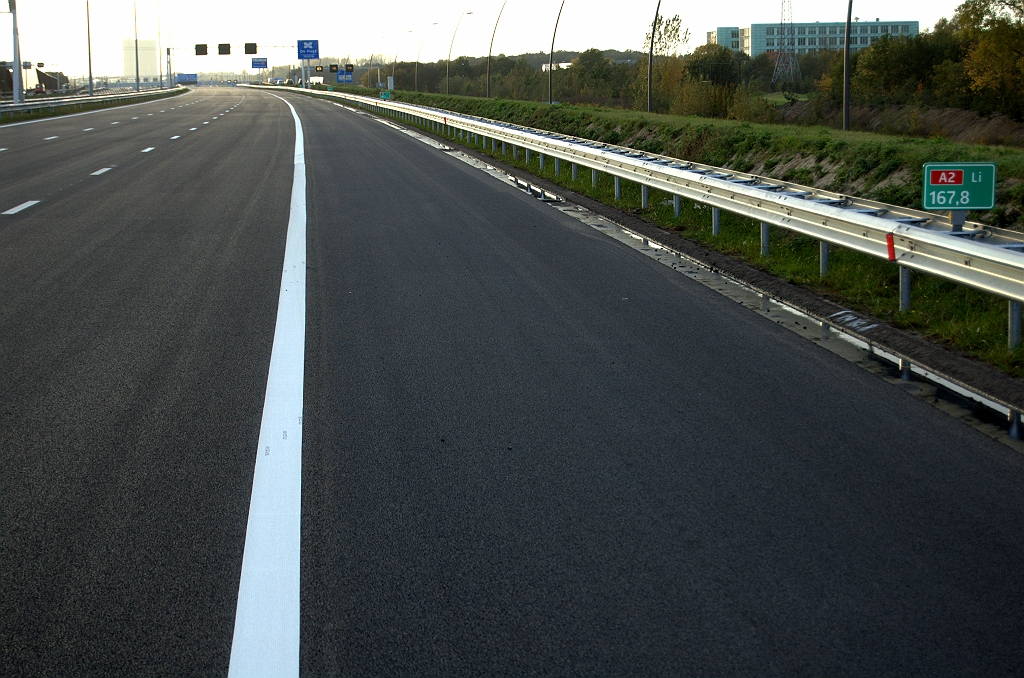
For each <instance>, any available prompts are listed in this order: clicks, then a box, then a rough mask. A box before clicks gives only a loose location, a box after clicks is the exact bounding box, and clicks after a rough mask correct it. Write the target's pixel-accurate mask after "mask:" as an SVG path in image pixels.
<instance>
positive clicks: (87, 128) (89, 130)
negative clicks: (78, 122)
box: [82, 127, 96, 132]
mask: <svg viewBox="0 0 1024 678" xmlns="http://www.w3.org/2000/svg"><path fill="white" fill-rule="evenodd" d="M94 129H96V128H95V127H86V128H85V129H83V130H82V131H83V132H91V131H93V130H94Z"/></svg>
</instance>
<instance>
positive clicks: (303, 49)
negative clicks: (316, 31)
mask: <svg viewBox="0 0 1024 678" xmlns="http://www.w3.org/2000/svg"><path fill="white" fill-rule="evenodd" d="M299 58H300V59H319V58H320V41H319V40H299Z"/></svg>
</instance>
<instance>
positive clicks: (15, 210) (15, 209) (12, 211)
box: [0, 200, 39, 214]
mask: <svg viewBox="0 0 1024 678" xmlns="http://www.w3.org/2000/svg"><path fill="white" fill-rule="evenodd" d="M38 204H39V201H38V200H29V201H28V202H23V203H21V204H20V205H18V206H17V207H12V208H11V209H9V210H7V211H6V212H0V214H17V213H18V212H20V211H21V210H27V209H28V208H29V207H32V205H38Z"/></svg>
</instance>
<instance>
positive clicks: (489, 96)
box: [487, 0, 562, 99]
mask: <svg viewBox="0 0 1024 678" xmlns="http://www.w3.org/2000/svg"><path fill="white" fill-rule="evenodd" d="M507 2H508V0H503V2H502V3H501V9H500V10H498V18H497V19H496V20H495V21H494V30H493V31H491V46H490V47H488V48H487V98H488V99H490V98H491V52H493V51H494V36H495V35H497V34H498V22H499V21H501V15H502V13H503V12H504V11H505V4H506V3H507ZM558 12H559V14H561V12H562V10H558Z"/></svg>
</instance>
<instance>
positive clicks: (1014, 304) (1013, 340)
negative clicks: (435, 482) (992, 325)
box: [1009, 301, 1021, 350]
mask: <svg viewBox="0 0 1024 678" xmlns="http://www.w3.org/2000/svg"><path fill="white" fill-rule="evenodd" d="M1020 310H1021V303H1020V302H1019V301H1011V302H1010V332H1009V335H1010V349H1011V350H1012V349H1015V348H1020Z"/></svg>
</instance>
